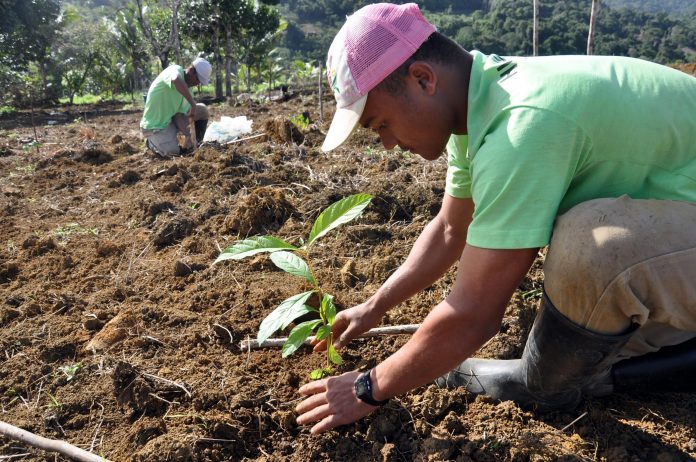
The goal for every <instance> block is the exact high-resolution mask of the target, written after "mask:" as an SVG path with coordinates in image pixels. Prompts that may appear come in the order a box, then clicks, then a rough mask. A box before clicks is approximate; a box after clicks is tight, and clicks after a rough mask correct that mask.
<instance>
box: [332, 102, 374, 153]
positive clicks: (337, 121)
mask: <svg viewBox="0 0 696 462" xmlns="http://www.w3.org/2000/svg"><path fill="white" fill-rule="evenodd" d="M366 102H367V95H365V96H363V97H362V98H360V99H359V100H357V101H356V102H354V103H353V104H351V105H350V106H347V107H345V108H339V109H336V113H335V114H334V116H333V120H332V121H331V126H330V127H329V131H328V132H327V133H326V138H325V139H324V144H322V145H321V150H322V151H324V152H328V151H331V150H332V149H336V148H337V147H339V146H340V145H342V144H343V143H345V142H346V140H347V139H348V137H350V135H351V133H353V131H354V130H355V127H357V125H358V121H359V120H360V116H361V115H362V113H363V110H364V109H365V103H366Z"/></svg>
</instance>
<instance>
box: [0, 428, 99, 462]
mask: <svg viewBox="0 0 696 462" xmlns="http://www.w3.org/2000/svg"><path fill="white" fill-rule="evenodd" d="M0 433H1V434H3V435H5V436H6V437H8V438H11V439H13V440H17V441H21V442H22V443H25V444H28V445H30V446H33V447H35V448H39V449H42V450H44V451H49V452H57V453H60V454H62V455H64V456H66V457H69V458H70V459H73V460H77V461H79V462H109V461H108V460H106V459H105V458H103V457H101V456H98V455H96V454H93V453H91V452H88V451H85V450H84V449H80V448H78V447H77V446H73V445H72V444H70V443H67V442H65V441H60V440H51V439H48V438H44V437H43V436H39V435H35V434H33V433H31V432H28V431H26V430H22V429H21V428H18V427H15V426H14V425H10V424H8V423H5V422H2V421H0Z"/></svg>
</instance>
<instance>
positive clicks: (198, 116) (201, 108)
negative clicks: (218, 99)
mask: <svg viewBox="0 0 696 462" xmlns="http://www.w3.org/2000/svg"><path fill="white" fill-rule="evenodd" d="M209 118H210V117H209V114H208V106H206V105H205V104H203V103H197V104H196V113H195V114H194V116H193V120H208V119H209Z"/></svg>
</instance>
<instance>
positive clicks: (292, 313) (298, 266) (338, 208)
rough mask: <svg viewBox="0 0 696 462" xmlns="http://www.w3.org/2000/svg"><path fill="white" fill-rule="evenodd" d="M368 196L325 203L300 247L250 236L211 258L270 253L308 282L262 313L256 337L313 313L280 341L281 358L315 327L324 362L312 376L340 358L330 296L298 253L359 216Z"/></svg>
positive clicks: (264, 337) (327, 369)
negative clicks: (301, 290)
mask: <svg viewBox="0 0 696 462" xmlns="http://www.w3.org/2000/svg"><path fill="white" fill-rule="evenodd" d="M371 200H372V196H370V195H369V194H354V195H352V196H348V197H345V198H343V199H341V200H339V201H337V202H335V203H333V204H331V205H330V206H328V207H327V208H326V209H325V210H324V211H323V212H321V213H320V214H319V216H318V217H317V219H316V220H315V221H314V224H313V226H312V230H311V231H310V232H309V238H308V239H307V242H306V243H305V244H304V245H302V246H301V247H295V246H293V245H291V244H289V243H287V242H285V241H283V240H282V239H278V238H277V237H273V236H254V237H251V238H249V239H244V240H241V241H237V242H235V243H234V244H232V245H231V246H230V247H227V248H226V249H225V250H223V251H222V252H221V253H220V256H218V258H217V259H216V260H215V263H218V262H221V261H225V260H241V259H243V258H246V257H250V256H252V255H256V254H259V253H270V254H271V261H272V262H273V264H274V265H276V266H277V267H278V268H280V269H282V270H283V271H286V272H288V273H290V274H292V275H293V276H298V277H300V278H302V279H304V280H305V281H306V282H307V283H308V284H309V285H310V286H311V290H308V291H306V292H302V293H301V294H297V295H293V296H292V297H290V298H288V299H287V300H285V301H283V302H282V303H281V304H280V305H279V306H278V307H277V308H276V309H275V310H273V312H271V314H269V315H268V316H266V318H265V319H264V320H263V321H262V322H261V326H260V327H259V334H258V336H257V341H258V343H259V344H263V342H264V341H266V340H267V339H268V338H269V337H270V336H271V335H273V333H274V332H275V331H277V330H279V329H285V328H286V327H288V326H289V325H290V324H292V323H293V322H294V321H295V320H296V319H297V318H299V317H302V316H304V315H307V314H309V313H314V314H315V316H318V319H316V318H315V319H310V320H308V321H304V322H301V323H298V324H296V325H295V326H294V327H293V329H292V331H290V335H289V336H288V339H287V341H286V342H285V344H284V345H283V358H285V357H287V356H289V355H291V354H293V353H294V352H295V351H297V349H298V348H299V347H300V346H301V345H302V344H303V343H304V341H305V340H307V339H308V338H309V336H310V335H311V334H312V333H313V332H314V331H315V330H316V335H315V337H314V339H315V340H319V341H324V345H325V348H324V349H325V350H326V359H327V364H326V367H324V368H321V369H315V370H314V371H312V373H311V375H310V377H311V378H312V379H320V378H322V377H324V376H325V375H330V374H331V373H332V372H333V369H332V367H331V364H337V365H340V364H341V363H342V362H343V361H342V360H341V356H340V355H339V354H338V352H337V351H336V349H335V348H334V344H333V334H332V332H331V326H332V325H333V323H334V321H335V318H336V306H335V305H334V301H333V299H334V297H333V295H331V294H328V293H326V292H325V291H323V290H322V289H321V287H320V285H319V282H318V281H317V279H316V278H315V277H314V274H313V273H312V269H311V267H310V265H309V264H308V263H307V262H306V261H305V260H304V259H303V258H302V257H304V258H305V259H307V260H309V251H310V248H311V246H312V244H314V242H316V240H317V239H319V238H320V237H321V236H323V235H325V234H326V233H328V232H329V231H331V230H332V229H334V228H336V227H338V226H340V225H342V224H344V223H347V222H349V221H351V220H353V219H355V218H357V217H359V216H360V214H361V213H362V211H363V210H364V209H365V207H367V206H368V204H369V203H370V201H371ZM297 254H299V255H297ZM300 255H301V256H300ZM313 296H314V297H316V300H317V303H315V305H316V306H312V305H311V304H310V299H311V298H312V297H313Z"/></svg>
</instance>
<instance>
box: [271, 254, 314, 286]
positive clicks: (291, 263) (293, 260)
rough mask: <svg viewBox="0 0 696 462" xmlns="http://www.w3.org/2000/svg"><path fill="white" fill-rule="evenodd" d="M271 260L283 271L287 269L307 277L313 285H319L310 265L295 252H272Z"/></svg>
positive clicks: (289, 271) (294, 273) (293, 273)
mask: <svg viewBox="0 0 696 462" xmlns="http://www.w3.org/2000/svg"><path fill="white" fill-rule="evenodd" d="M271 261H272V262H273V263H274V264H275V265H276V266H277V267H278V268H280V269H282V270H283V271H287V272H288V273H290V274H292V275H293V276H299V277H301V278H305V279H306V280H307V281H309V283H310V284H312V285H313V286H316V285H317V282H316V281H315V280H314V276H312V271H310V269H309V265H307V263H305V261H304V260H303V259H301V258H300V257H298V256H297V255H295V254H294V253H292V252H285V251H282V252H275V253H272V254H271Z"/></svg>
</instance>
